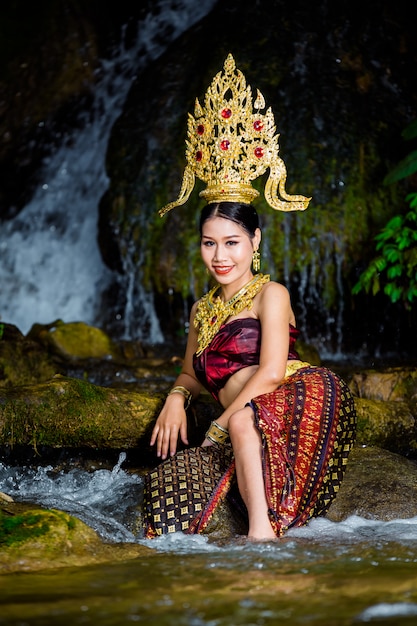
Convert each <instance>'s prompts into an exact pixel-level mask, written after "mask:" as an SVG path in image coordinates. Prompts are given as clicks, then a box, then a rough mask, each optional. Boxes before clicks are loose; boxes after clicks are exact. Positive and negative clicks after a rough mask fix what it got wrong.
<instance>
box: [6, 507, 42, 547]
mask: <svg viewBox="0 0 417 626" xmlns="http://www.w3.org/2000/svg"><path fill="white" fill-rule="evenodd" d="M48 532H49V525H48V524H47V523H46V522H45V519H44V516H43V515H42V514H37V513H31V512H28V513H23V514H21V515H14V516H8V515H5V514H4V513H3V512H2V511H0V546H11V545H13V544H17V543H22V542H24V541H27V540H28V539H33V538H34V537H41V536H43V535H46V533H48Z"/></svg>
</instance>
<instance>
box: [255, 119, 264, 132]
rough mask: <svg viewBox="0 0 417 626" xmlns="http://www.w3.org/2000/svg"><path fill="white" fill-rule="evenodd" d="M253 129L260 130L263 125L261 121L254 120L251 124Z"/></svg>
mask: <svg viewBox="0 0 417 626" xmlns="http://www.w3.org/2000/svg"><path fill="white" fill-rule="evenodd" d="M253 127H254V129H255V130H262V129H263V127H264V125H263V122H262V121H261V120H255V121H254V123H253Z"/></svg>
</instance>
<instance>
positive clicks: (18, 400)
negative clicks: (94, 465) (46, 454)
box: [0, 376, 163, 449]
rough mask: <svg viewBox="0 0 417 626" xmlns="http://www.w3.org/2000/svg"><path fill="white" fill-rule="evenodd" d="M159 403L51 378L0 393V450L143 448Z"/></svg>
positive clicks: (130, 393) (157, 399) (150, 397)
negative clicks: (21, 447)
mask: <svg viewBox="0 0 417 626" xmlns="http://www.w3.org/2000/svg"><path fill="white" fill-rule="evenodd" d="M162 403H163V398H162V397H161V395H158V394H146V393H145V392H140V393H138V392H135V391H132V390H126V389H117V390H116V389H108V388H104V387H98V386H96V385H93V384H92V383H89V382H87V381H84V380H79V379H75V378H68V377H65V376H55V377H54V378H52V379H50V380H48V381H46V382H44V383H40V384H38V385H25V386H21V387H13V388H10V389H3V390H2V392H1V394H0V444H2V445H9V446H13V445H16V444H21V445H32V446H33V447H35V448H36V446H39V445H44V446H51V447H53V448H55V447H67V446H69V447H84V446H87V447H93V448H103V449H105V448H123V447H128V448H129V447H137V446H138V445H139V444H140V443H142V444H143V445H145V441H146V446H147V447H149V445H148V442H149V437H150V428H151V426H152V422H153V420H154V417H155V415H156V414H157V413H158V410H160V408H161V407H162Z"/></svg>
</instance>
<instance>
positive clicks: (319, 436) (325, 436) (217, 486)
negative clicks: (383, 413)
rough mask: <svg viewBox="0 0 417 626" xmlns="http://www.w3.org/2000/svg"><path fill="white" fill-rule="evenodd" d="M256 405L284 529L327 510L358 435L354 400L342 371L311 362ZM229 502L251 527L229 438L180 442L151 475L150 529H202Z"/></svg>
mask: <svg viewBox="0 0 417 626" xmlns="http://www.w3.org/2000/svg"><path fill="white" fill-rule="evenodd" d="M250 405H251V406H252V408H253V411H254V416H255V423H256V425H257V427H258V429H259V432H260V435H261V440H262V450H263V471H264V482H265V493H266V497H267V502H268V509H269V517H270V522H271V525H272V527H273V529H274V531H275V533H276V535H277V537H279V536H282V535H283V534H284V533H285V532H286V531H287V530H288V529H289V528H291V527H294V526H301V525H303V524H305V523H306V522H308V521H309V520H310V519H311V518H312V517H317V516H320V515H324V514H325V513H326V511H327V510H328V508H329V506H330V504H331V502H332V501H333V499H334V497H335V496H336V493H337V491H338V489H339V486H340V484H341V481H342V478H343V474H344V472H345V469H346V464H347V459H348V456H349V452H350V450H351V449H352V446H353V443H354V440H355V432H356V414H355V408H354V401H353V397H352V395H351V393H350V391H349V389H348V387H347V385H346V384H345V382H344V381H343V380H342V379H341V378H339V376H337V375H336V374H334V373H333V372H332V371H330V370H328V369H327V368H324V367H313V366H307V367H304V368H302V369H299V370H298V371H297V372H296V373H295V374H293V375H291V376H289V377H287V378H285V379H284V380H283V382H282V383H281V384H280V385H279V387H278V388H277V389H276V390H275V391H273V392H271V393H266V394H262V395H260V396H258V397H256V398H254V399H253V400H252V401H251V403H250ZM225 502H227V505H228V507H229V509H230V508H231V509H232V511H233V513H235V514H236V516H237V517H239V518H240V522H241V524H243V527H245V524H246V510H245V506H244V504H243V501H242V500H241V498H240V496H239V493H238V489H237V484H236V476H235V466H234V460H233V450H232V448H231V446H230V445H226V446H222V447H220V448H217V447H207V448H201V447H199V448H189V449H187V450H182V451H180V452H178V453H177V454H175V455H174V456H173V457H171V458H169V459H167V460H166V461H164V462H163V463H161V464H160V465H159V466H158V467H156V468H155V469H154V470H153V471H151V472H150V473H149V474H147V475H146V476H145V485H144V533H145V537H147V538H152V537H155V536H157V535H163V534H166V533H171V532H178V531H182V532H184V533H203V532H204V531H206V530H207V528H208V526H209V523H210V521H211V520H212V518H213V515H214V514H215V512H216V511H217V510H218V509H219V507H220V506H221V505H222V504H223V503H225Z"/></svg>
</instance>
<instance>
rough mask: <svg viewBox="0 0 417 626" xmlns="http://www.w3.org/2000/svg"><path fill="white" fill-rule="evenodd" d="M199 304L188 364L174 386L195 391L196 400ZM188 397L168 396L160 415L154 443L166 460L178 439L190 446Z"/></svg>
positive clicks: (188, 349)
mask: <svg viewBox="0 0 417 626" xmlns="http://www.w3.org/2000/svg"><path fill="white" fill-rule="evenodd" d="M195 310H196V304H195V305H194V306H193V308H192V310H191V315H190V327H189V333H188V340H187V348H186V351H185V357H184V364H183V367H182V370H181V374H180V375H179V376H178V378H177V379H176V381H175V383H174V387H176V386H180V387H185V388H186V389H187V390H188V391H189V392H191V395H192V398H193V399H195V398H196V397H197V396H198V394H199V393H200V390H201V384H200V383H199V382H198V380H197V378H196V377H195V374H194V368H193V354H194V352H195V351H196V349H197V332H196V329H195V328H194V316H195ZM184 400H185V398H184V396H183V395H182V394H181V393H172V394H170V395H168V396H167V398H166V400H165V404H164V406H163V408H162V411H161V412H160V414H159V416H158V419H157V420H156V424H155V426H154V429H153V431H152V436H151V441H150V444H151V446H153V445H154V444H155V442H156V454H157V456H160V457H161V458H162V459H166V458H167V456H168V452H169V454H170V455H171V456H172V455H173V454H175V452H176V450H177V444H178V437H180V438H181V441H182V442H183V443H184V444H186V445H187V444H188V437H187V415H186V412H185V408H184Z"/></svg>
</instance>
